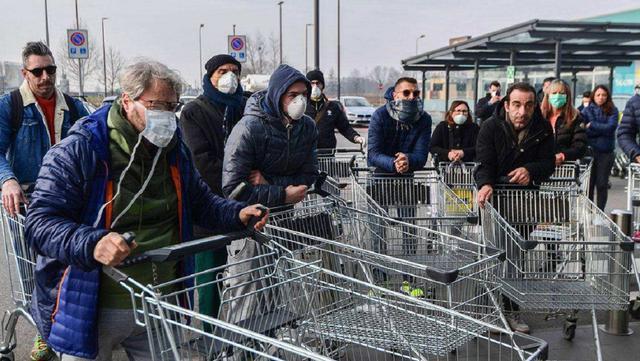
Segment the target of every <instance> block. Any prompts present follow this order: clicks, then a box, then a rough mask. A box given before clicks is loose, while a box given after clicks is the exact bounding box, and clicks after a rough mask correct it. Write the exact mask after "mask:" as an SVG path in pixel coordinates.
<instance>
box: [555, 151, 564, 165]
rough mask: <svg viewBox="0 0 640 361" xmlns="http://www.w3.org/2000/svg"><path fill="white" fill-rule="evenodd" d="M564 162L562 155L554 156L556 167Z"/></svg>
mask: <svg viewBox="0 0 640 361" xmlns="http://www.w3.org/2000/svg"><path fill="white" fill-rule="evenodd" d="M563 162H564V153H557V154H556V165H560V164H562V163H563Z"/></svg>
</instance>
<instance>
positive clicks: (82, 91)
mask: <svg viewBox="0 0 640 361" xmlns="http://www.w3.org/2000/svg"><path fill="white" fill-rule="evenodd" d="M76 29H80V17H79V16H78V0H76ZM83 80H84V79H82V59H78V86H79V87H80V88H79V89H78V95H80V96H84V84H83V83H84V81H83Z"/></svg>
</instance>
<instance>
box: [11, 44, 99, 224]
mask: <svg viewBox="0 0 640 361" xmlns="http://www.w3.org/2000/svg"><path fill="white" fill-rule="evenodd" d="M22 66H23V69H22V75H23V76H24V82H23V83H22V85H21V86H20V88H19V89H18V90H15V91H13V92H12V93H9V94H6V95H4V96H2V97H1V98H0V154H2V156H1V157H0V184H2V205H3V206H4V208H5V210H7V212H9V213H11V214H15V213H17V212H19V209H20V204H23V203H26V202H27V199H26V197H25V194H24V191H25V190H27V188H28V187H29V186H30V185H32V184H33V182H35V181H36V177H37V176H38V171H39V170H40V165H41V164H42V157H44V154H45V153H46V152H47V151H48V150H49V148H51V146H52V145H54V144H55V143H58V142H60V140H61V139H62V138H64V137H66V135H67V132H68V131H69V128H71V125H72V124H73V123H74V122H75V121H76V120H78V118H80V117H83V116H86V115H88V114H87V111H86V110H85V108H84V106H83V105H82V103H81V102H80V101H79V100H77V99H73V98H71V97H69V96H68V95H66V94H63V93H62V92H61V91H60V90H59V89H57V88H56V87H55V83H56V70H57V67H56V64H55V60H54V59H53V54H51V51H50V50H49V48H48V47H47V46H46V45H45V44H43V43H42V42H30V43H27V45H26V46H25V47H24V49H23V51H22Z"/></svg>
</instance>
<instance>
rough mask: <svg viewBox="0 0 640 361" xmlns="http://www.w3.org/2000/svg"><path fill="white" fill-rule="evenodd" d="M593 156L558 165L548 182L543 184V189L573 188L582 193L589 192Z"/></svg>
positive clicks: (586, 193)
mask: <svg viewBox="0 0 640 361" xmlns="http://www.w3.org/2000/svg"><path fill="white" fill-rule="evenodd" d="M592 163H593V162H592V159H591V158H585V159H583V160H580V161H574V162H564V163H562V164H560V165H556V169H555V171H554V172H553V174H552V175H551V177H550V179H549V181H548V182H543V183H542V184H541V187H540V188H542V189H548V190H573V191H576V192H581V193H582V194H585V195H588V194H589V183H590V181H591V164H592Z"/></svg>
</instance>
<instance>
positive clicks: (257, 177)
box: [249, 170, 269, 186]
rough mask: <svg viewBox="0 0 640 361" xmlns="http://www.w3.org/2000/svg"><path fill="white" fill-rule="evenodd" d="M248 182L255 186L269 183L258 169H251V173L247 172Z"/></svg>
mask: <svg viewBox="0 0 640 361" xmlns="http://www.w3.org/2000/svg"><path fill="white" fill-rule="evenodd" d="M249 183H251V185H254V186H257V185H259V184H269V182H267V180H266V179H265V178H264V177H263V176H262V173H260V171H259V170H252V171H251V174H249Z"/></svg>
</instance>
